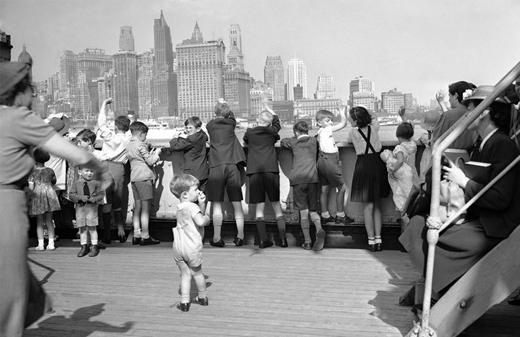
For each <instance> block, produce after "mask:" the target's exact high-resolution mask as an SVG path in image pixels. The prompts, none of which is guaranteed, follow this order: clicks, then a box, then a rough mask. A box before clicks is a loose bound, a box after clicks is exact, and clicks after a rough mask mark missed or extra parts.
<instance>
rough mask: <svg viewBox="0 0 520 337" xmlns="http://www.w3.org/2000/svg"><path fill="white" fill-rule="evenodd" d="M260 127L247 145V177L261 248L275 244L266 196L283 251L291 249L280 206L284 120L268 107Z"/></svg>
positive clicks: (252, 130) (248, 133) (246, 138)
mask: <svg viewBox="0 0 520 337" xmlns="http://www.w3.org/2000/svg"><path fill="white" fill-rule="evenodd" d="M257 122H258V126H257V127H255V128H248V129H247V130H246V133H245V134H244V143H246V144H247V145H248V153H247V176H248V177H249V203H251V204H256V228H257V230H258V235H259V236H260V244H259V245H258V247H259V248H267V247H271V246H272V245H273V243H272V242H271V241H269V239H268V238H267V233H266V231H265V220H264V209H265V194H266V193H267V196H268V197H269V201H270V202H271V205H272V206H273V209H274V212H275V214H276V224H277V225H278V232H279V234H280V240H281V244H280V246H281V247H287V239H286V238H285V218H284V216H283V212H282V207H281V205H280V177H279V170H278V160H277V158H276V149H275V147H274V144H276V142H277V141H278V139H280V136H279V135H278V132H279V131H280V128H281V126H280V119H279V118H278V116H277V115H276V113H275V112H274V111H273V110H271V109H270V108H269V106H268V105H267V104H265V110H263V111H262V112H261V113H260V114H259V115H258V118H257Z"/></svg>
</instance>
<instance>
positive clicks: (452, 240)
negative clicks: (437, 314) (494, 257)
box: [399, 86, 520, 299]
mask: <svg viewBox="0 0 520 337" xmlns="http://www.w3.org/2000/svg"><path fill="white" fill-rule="evenodd" d="M493 89H494V87H493V86H479V87H478V88H477V89H475V90H474V91H472V92H469V94H470V96H468V97H467V98H465V100H464V101H463V104H465V105H467V106H468V108H469V110H470V111H472V110H474V109H475V107H476V106H477V105H478V104H480V103H481V102H482V100H483V99H485V98H486V97H487V96H488V95H489V94H491V92H492V91H493ZM510 114H511V105H510V104H507V103H506V102H505V101H504V100H502V99H501V98H498V99H496V100H495V102H493V103H492V104H491V106H490V107H489V108H488V109H487V110H485V111H484V112H482V114H480V116H479V117H477V119H475V121H474V122H473V123H472V124H471V125H470V126H469V128H468V129H470V130H476V131H477V133H478V134H479V136H480V137H481V139H482V141H481V142H480V143H479V142H477V144H475V147H474V150H473V151H472V153H471V160H473V161H480V162H485V163H490V164H491V166H490V167H489V171H488V180H487V181H486V182H485V183H478V182H476V181H473V180H470V179H468V178H467V177H466V175H465V174H464V172H463V171H462V170H461V169H459V168H458V167H455V166H453V167H443V170H444V174H443V177H444V178H445V179H447V180H450V181H452V182H454V183H455V184H457V185H459V186H460V187H461V188H463V189H464V193H465V199H466V202H467V201H469V200H470V199H471V198H472V197H473V196H474V195H476V194H477V193H478V192H479V191H480V190H482V189H483V188H484V186H485V185H486V184H487V183H488V182H489V181H491V180H492V179H493V178H495V177H496V176H497V175H498V174H499V173H500V172H501V171H502V170H504V168H506V167H507V165H508V164H509V163H511V162H512V161H513V160H514V159H515V158H516V157H517V156H518V154H519V150H518V148H517V147H516V145H515V143H514V142H513V141H512V140H511V139H510V137H509V136H508V133H509V123H510ZM519 169H520V166H519V165H517V166H515V168H513V169H512V170H511V171H509V172H508V173H507V174H506V175H505V176H504V177H502V179H500V180H499V181H498V182H497V183H496V184H495V185H494V186H493V187H491V188H490V189H489V190H488V191H487V192H486V193H484V194H483V195H482V196H481V197H480V198H479V199H478V201H477V202H476V203H475V204H473V205H472V206H471V207H470V208H469V209H468V213H467V215H466V220H465V221H464V222H463V223H461V224H452V225H451V226H449V227H448V228H446V229H445V230H444V231H443V232H442V233H440V236H439V241H438V243H437V246H436V249H435V264H434V272H433V284H432V290H433V291H434V292H435V293H437V294H443V293H445V292H446V291H447V290H448V289H449V287H450V286H451V285H452V284H453V283H454V282H455V281H456V280H457V279H458V278H460V277H461V276H462V275H464V273H466V272H467V271H468V270H469V269H470V268H471V267H472V266H473V265H474V264H475V263H476V262H477V261H478V260H479V259H480V258H482V257H483V256H484V255H485V254H486V253H487V252H489V251H490V250H491V249H492V248H493V247H494V246H496V245H497V244H498V243H499V242H500V241H501V240H503V239H505V238H507V237H508V236H509V234H511V232H512V231H513V230H514V229H515V228H516V226H518V225H519V224H520V176H519V175H520V174H519ZM425 223H426V216H415V217H413V218H412V219H411V220H410V224H409V226H408V227H407V228H406V230H405V231H404V233H403V234H402V235H401V236H400V238H399V241H400V242H401V243H402V244H403V246H404V247H405V249H406V250H407V251H408V253H409V254H410V258H411V260H412V263H413V264H414V265H415V267H416V268H417V269H418V270H420V271H421V272H423V273H425V269H426V255H427V249H428V243H427V241H426V232H427V230H428V227H427V226H425ZM435 293H433V294H432V299H438V296H436V294H435ZM436 297H437V298H436Z"/></svg>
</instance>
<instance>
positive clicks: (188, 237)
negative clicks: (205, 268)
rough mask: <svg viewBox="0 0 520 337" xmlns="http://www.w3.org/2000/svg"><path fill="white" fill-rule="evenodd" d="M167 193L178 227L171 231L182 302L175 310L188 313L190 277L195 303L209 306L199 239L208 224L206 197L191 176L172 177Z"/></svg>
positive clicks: (200, 239)
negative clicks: (195, 292)
mask: <svg viewBox="0 0 520 337" xmlns="http://www.w3.org/2000/svg"><path fill="white" fill-rule="evenodd" d="M170 190H171V192H172V193H173V195H175V196H176V197H177V198H178V199H179V200H180V203H179V204H178V205H177V216H176V217H177V226H176V227H175V228H173V237H174V241H173V256H174V258H175V263H176V264H177V266H178V267H179V270H180V271H181V302H180V303H179V304H178V305H177V308H178V309H179V310H181V311H189V310H190V287H191V278H192V277H193V279H194V280H195V283H196V285H197V289H198V291H199V295H198V296H197V297H196V298H195V300H194V302H195V303H198V304H200V305H203V306H207V305H208V297H207V296H206V280H205V278H204V274H203V273H202V238H203V235H204V234H203V233H204V232H203V231H204V226H207V225H209V216H208V215H205V214H204V213H205V211H206V196H205V195H204V193H202V192H201V191H200V190H199V180H198V179H197V178H195V177H194V176H192V175H190V174H181V175H178V176H175V177H174V178H173V179H172V181H171V183H170Z"/></svg>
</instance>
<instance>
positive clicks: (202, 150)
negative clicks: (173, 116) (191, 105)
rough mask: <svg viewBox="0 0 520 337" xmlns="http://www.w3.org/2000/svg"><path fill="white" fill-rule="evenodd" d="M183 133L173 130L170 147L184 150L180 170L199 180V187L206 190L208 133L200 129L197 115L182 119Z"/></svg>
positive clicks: (200, 125) (203, 190)
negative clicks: (182, 164)
mask: <svg viewBox="0 0 520 337" xmlns="http://www.w3.org/2000/svg"><path fill="white" fill-rule="evenodd" d="M184 126H185V127H186V131H185V133H178V132H175V133H174V135H173V139H172V140H170V147H171V148H172V149H173V150H175V151H183V152H184V166H183V168H182V172H183V173H185V174H191V175H192V176H194V177H195V178H197V179H198V180H199V189H200V190H201V191H202V192H205V190H206V184H207V182H208V171H209V165H208V151H207V148H206V143H207V141H208V135H207V134H206V133H205V132H204V131H203V130H202V128H201V127H202V122H201V121H200V119H199V117H190V118H188V119H186V121H184Z"/></svg>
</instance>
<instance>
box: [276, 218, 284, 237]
mask: <svg viewBox="0 0 520 337" xmlns="http://www.w3.org/2000/svg"><path fill="white" fill-rule="evenodd" d="M276 226H278V234H280V239H284V238H285V217H284V216H283V215H282V216H278V217H276Z"/></svg>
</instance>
